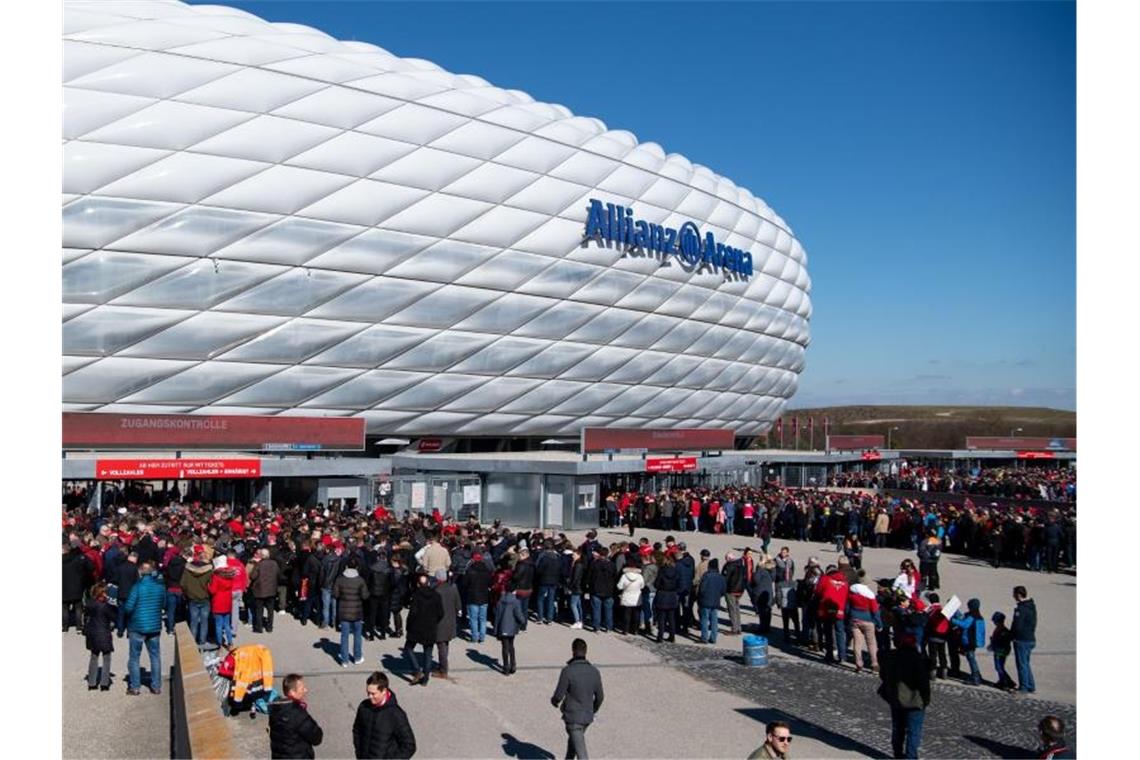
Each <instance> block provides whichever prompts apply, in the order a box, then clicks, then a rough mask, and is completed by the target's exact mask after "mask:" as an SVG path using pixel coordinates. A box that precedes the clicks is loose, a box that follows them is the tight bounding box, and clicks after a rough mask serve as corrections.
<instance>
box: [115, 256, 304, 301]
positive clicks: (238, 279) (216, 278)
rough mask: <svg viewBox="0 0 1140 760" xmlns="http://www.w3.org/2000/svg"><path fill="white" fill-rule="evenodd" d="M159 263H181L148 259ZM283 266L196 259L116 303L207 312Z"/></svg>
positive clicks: (169, 257) (179, 260)
mask: <svg viewBox="0 0 1140 760" xmlns="http://www.w3.org/2000/svg"><path fill="white" fill-rule="evenodd" d="M149 258H152V259H155V260H158V261H159V262H166V261H168V260H169V261H170V262H172V263H173V262H181V261H185V259H176V258H175V257H173V256H152V257H149ZM282 271H284V268H283V267H275V266H270V265H268V264H247V263H245V262H241V261H209V260H198V261H192V262H191V263H190V264H187V265H186V266H184V267H182V268H181V269H178V270H177V271H174V272H171V273H170V274H168V275H166V276H165V277H160V278H159V279H157V280H155V281H154V282H151V283H149V284H147V285H144V286H142V287H136V288H135V289H133V290H131V291H130V292H129V293H126V294H125V295H123V296H121V297H120V298H119V299H118V300H117V301H116V303H117V304H122V305H130V306H166V307H182V308H195V309H208V308H210V307H211V306H214V305H215V304H218V303H221V302H222V301H224V300H225V299H226V298H229V297H230V296H232V295H233V294H235V293H238V292H240V291H242V290H244V289H246V288H249V287H252V286H253V285H255V284H256V283H259V282H261V281H263V280H267V279H269V278H270V277H272V276H273V275H275V274H277V273H278V272H282Z"/></svg>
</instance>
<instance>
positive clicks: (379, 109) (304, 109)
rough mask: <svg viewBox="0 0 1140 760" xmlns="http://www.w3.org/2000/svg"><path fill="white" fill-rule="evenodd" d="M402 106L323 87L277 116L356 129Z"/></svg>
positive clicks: (340, 89)
mask: <svg viewBox="0 0 1140 760" xmlns="http://www.w3.org/2000/svg"><path fill="white" fill-rule="evenodd" d="M399 105H400V101H398V100H393V99H391V98H385V97H383V96H381V95H375V94H373V93H367V92H360V91H358V90H353V89H350V88H347V87H324V88H322V89H320V90H318V91H317V92H314V93H313V94H311V95H307V96H305V97H303V98H300V99H299V100H294V101H293V102H291V103H289V104H288V105H284V106H282V107H280V108H278V109H277V110H276V111H274V113H276V114H277V115H279V116H287V117H289V118H291V119H301V120H303V121H308V122H315V123H317V124H324V125H326V126H329V127H338V128H340V129H354V128H355V127H358V126H359V125H361V124H363V123H364V122H366V121H371V120H372V119H375V118H376V117H378V116H380V115H382V114H385V113H387V112H388V111H391V110H392V109H394V108H397V107H399Z"/></svg>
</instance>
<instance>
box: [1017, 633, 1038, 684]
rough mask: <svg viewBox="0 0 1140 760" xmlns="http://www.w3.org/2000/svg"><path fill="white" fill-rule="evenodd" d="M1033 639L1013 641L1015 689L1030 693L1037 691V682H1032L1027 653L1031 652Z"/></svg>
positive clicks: (1033, 645) (1034, 643)
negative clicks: (1015, 672)
mask: <svg viewBox="0 0 1140 760" xmlns="http://www.w3.org/2000/svg"><path fill="white" fill-rule="evenodd" d="M1035 646H1037V642H1034V641H1015V642H1013V658H1014V660H1013V661H1014V664H1015V665H1017V690H1018V691H1021V692H1029V693H1030V694H1032V693H1033V692H1035V691H1037V684H1035V683H1034V682H1033V670H1032V669H1031V668H1030V667H1029V655H1030V654H1032V653H1033V647H1035Z"/></svg>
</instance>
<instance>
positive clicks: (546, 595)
mask: <svg viewBox="0 0 1140 760" xmlns="http://www.w3.org/2000/svg"><path fill="white" fill-rule="evenodd" d="M556 589H557V587H556V586H539V587H538V619H539V620H541V621H543V622H544V623H549V622H550V621H551V620H553V619H554V592H555V590H556Z"/></svg>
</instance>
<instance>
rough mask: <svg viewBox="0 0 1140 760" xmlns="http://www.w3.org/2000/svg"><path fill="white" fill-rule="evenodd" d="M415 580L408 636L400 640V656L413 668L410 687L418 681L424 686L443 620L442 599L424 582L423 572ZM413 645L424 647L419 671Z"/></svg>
mask: <svg viewBox="0 0 1140 760" xmlns="http://www.w3.org/2000/svg"><path fill="white" fill-rule="evenodd" d="M416 583H417V586H416V590H415V593H413V594H412V606H411V608H410V609H409V610H408V625H407V632H408V637H407V639H406V640H405V641H404V656H405V657H407V658H408V662H409V663H410V664H411V666H412V669H413V671H414V674H413V676H412V681H411V683H412V686H415V685H416V684H418V683H422V684H423V685H424V686H427V684H428V680H429V679H430V676H431V653H432V650H433V649H434V648H435V644H436V640H437V639H436V636H437V634H438V633H439V622H440V621H441V620H443V602H442V601H441V600H440V598H439V594H437V593H436V590H435V589H434V588H432V587H431V586H430V585H428V579H427V576H426V575H417V576H416ZM417 645H419V646H422V647H423V648H424V657H423V669H422V670H420V669H419V667H418V666H419V663H417V662H416V654H415V652H416V646H417Z"/></svg>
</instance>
